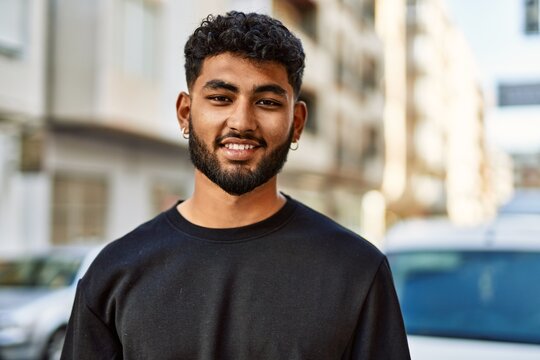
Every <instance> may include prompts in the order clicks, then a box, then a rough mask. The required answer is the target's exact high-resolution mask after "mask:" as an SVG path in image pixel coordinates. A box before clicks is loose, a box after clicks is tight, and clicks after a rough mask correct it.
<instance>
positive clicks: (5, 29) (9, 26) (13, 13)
mask: <svg viewBox="0 0 540 360" xmlns="http://www.w3.org/2000/svg"><path fill="white" fill-rule="evenodd" d="M26 10H27V3H26V1H25V0H1V1H0V54H4V55H8V56H18V55H20V54H21V53H22V51H23V50H24V37H25V27H26Z"/></svg>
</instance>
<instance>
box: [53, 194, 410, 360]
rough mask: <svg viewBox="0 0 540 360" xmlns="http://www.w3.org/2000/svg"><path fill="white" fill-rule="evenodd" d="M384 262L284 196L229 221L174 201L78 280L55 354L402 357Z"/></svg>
mask: <svg viewBox="0 0 540 360" xmlns="http://www.w3.org/2000/svg"><path fill="white" fill-rule="evenodd" d="M396 299H397V298H396V294H395V290H394V288H393V284H392V278H391V274H390V269H389V267H388V264H387V262H386V258H385V257H384V255H383V254H381V253H380V252H379V251H378V250H377V249H376V248H375V247H374V246H372V245H371V244H370V243H368V242H367V241H365V240H364V239H362V238H360V237H359V236H358V235H355V234H354V233H352V232H350V231H348V230H346V229H344V228H343V227H341V226H339V225H337V224H336V223H334V222H333V221H332V220H330V219H328V218H327V217H324V216H323V215H321V214H319V213H317V212H315V211H313V210H311V209H309V208H307V207H306V206H304V205H302V204H300V203H298V202H297V201H295V200H293V199H290V198H288V201H287V203H286V205H285V206H284V207H283V208H282V209H281V210H280V211H279V212H278V213H276V214H275V215H273V216H272V217H270V218H268V219H266V220H264V221H261V222H259V223H256V224H253V225H249V226H245V227H241V228H236V229H208V228H203V227H200V226H196V225H193V224H191V223H189V222H188V221H187V220H186V219H184V218H183V217H182V216H181V215H180V214H179V213H178V212H177V211H176V209H175V208H174V207H173V208H171V209H170V210H168V211H166V212H164V213H162V214H160V215H159V216H157V217H156V218H154V219H153V220H151V221H149V222H147V223H145V224H143V225H141V226H140V227H138V228H137V229H135V230H134V231H133V232H131V233H129V234H127V235H126V236H124V237H122V238H121V239H119V240H117V241H115V242H113V243H111V244H109V245H108V246H107V247H106V248H105V249H104V250H103V251H102V252H101V254H100V255H99V256H98V257H97V259H96V260H95V261H94V263H93V264H92V266H91V267H90V269H89V271H88V272H87V274H86V275H85V276H84V278H83V279H82V280H81V282H80V284H79V287H78V291H77V297H76V301H75V304H74V307H73V313H72V317H71V320H70V323H69V326H68V334H67V337H66V342H65V345H64V351H63V355H62V358H63V359H92V360H95V359H201V360H202V359H272V360H275V359H310V360H315V359H321V360H329V359H373V360H385V359H392V360H402V359H403V360H406V359H410V356H409V352H408V347H407V341H406V337H405V331H404V327H403V322H402V318H401V312H400V309H399V305H398V303H397V300H396Z"/></svg>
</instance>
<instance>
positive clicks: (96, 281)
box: [81, 213, 176, 303]
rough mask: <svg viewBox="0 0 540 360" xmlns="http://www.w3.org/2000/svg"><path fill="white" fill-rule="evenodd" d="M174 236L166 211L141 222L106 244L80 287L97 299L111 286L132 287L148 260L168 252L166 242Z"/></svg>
mask: <svg viewBox="0 0 540 360" xmlns="http://www.w3.org/2000/svg"><path fill="white" fill-rule="evenodd" d="M175 235H176V232H175V231H174V229H173V228H172V227H171V226H170V225H169V224H168V222H167V220H166V217H165V213H162V214H160V215H158V216H156V217H154V218H153V219H151V220H150V221H147V222H145V223H143V224H141V225H139V226H138V227H136V228H135V229H134V230H132V231H130V232H129V233H127V234H126V235H124V236H122V237H120V238H119V239H117V240H114V241H112V242H110V243H109V244H107V245H106V246H104V248H103V249H102V250H101V251H100V253H99V254H98V255H97V256H96V258H95V259H94V261H93V262H92V264H91V265H90V267H89V268H88V270H87V272H86V274H85V275H84V277H83V278H82V280H81V288H82V289H83V290H84V292H85V293H86V294H90V295H91V296H90V297H92V298H94V297H98V296H99V294H105V293H108V292H109V290H108V289H118V288H123V287H125V286H129V283H130V282H131V280H132V279H134V278H137V276H139V275H140V274H139V273H140V272H142V271H143V270H144V265H145V263H146V262H148V259H151V258H155V255H156V254H159V253H160V252H163V251H165V250H164V249H166V247H167V246H166V242H170V239H171V238H173V237H174V236H175ZM94 294H95V295H96V296H94ZM90 303H91V301H90Z"/></svg>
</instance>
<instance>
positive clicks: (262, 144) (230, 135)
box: [215, 132, 268, 147]
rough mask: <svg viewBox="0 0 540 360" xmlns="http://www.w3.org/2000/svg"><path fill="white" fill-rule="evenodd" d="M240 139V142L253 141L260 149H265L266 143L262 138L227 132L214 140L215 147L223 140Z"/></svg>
mask: <svg viewBox="0 0 540 360" xmlns="http://www.w3.org/2000/svg"><path fill="white" fill-rule="evenodd" d="M230 138H234V139H242V140H251V141H255V142H256V143H257V144H258V145H259V146H260V147H266V146H267V145H268V144H267V143H266V140H264V139H263V138H262V137H257V136H255V135H253V134H251V133H247V132H246V133H238V132H228V133H227V134H225V135H222V136H220V137H218V138H217V139H216V140H215V145H216V146H219V144H221V143H222V142H223V141H224V140H225V139H230Z"/></svg>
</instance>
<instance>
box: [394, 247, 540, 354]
mask: <svg viewBox="0 0 540 360" xmlns="http://www.w3.org/2000/svg"><path fill="white" fill-rule="evenodd" d="M388 258H389V261H390V264H391V268H392V273H393V276H394V281H395V283H396V290H397V292H398V296H399V299H400V302H401V307H402V311H403V318H404V321H405V326H406V328H407V332H408V333H409V334H411V335H426V336H442V337H455V338H467V339H483V340H496V341H512V342H522V343H532V344H540V281H538V279H537V278H536V276H537V275H538V274H540V252H533V253H526V252H472V251H465V252H456V251H445V252H407V253H394V254H389V256H388Z"/></svg>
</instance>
